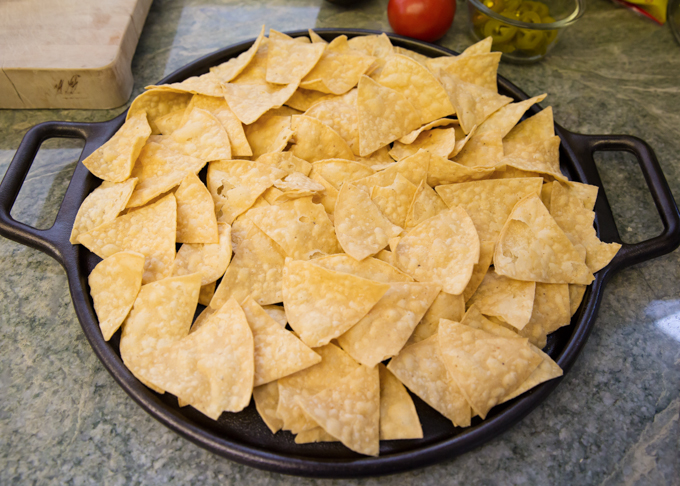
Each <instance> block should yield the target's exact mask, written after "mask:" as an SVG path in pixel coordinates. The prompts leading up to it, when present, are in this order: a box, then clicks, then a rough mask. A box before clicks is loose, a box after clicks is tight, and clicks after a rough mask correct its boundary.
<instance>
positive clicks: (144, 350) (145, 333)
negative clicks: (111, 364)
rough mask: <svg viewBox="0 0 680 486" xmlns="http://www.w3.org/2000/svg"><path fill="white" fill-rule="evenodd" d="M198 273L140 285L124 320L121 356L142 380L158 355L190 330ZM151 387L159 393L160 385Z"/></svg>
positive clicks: (197, 290) (199, 282)
mask: <svg viewBox="0 0 680 486" xmlns="http://www.w3.org/2000/svg"><path fill="white" fill-rule="evenodd" d="M200 288H201V277H200V275H198V274H194V275H186V276H183V277H172V278H165V279H162V280H159V281H158V282H153V283H150V284H148V285H143V286H142V288H141V289H140V291H139V294H137V299H136V300H135V303H134V305H133V306H132V310H131V311H130V314H129V315H128V317H127V319H126V320H125V323H124V324H123V331H122V333H121V336H120V356H121V358H122V359H123V362H124V363H125V366H127V368H128V369H129V370H130V371H131V372H132V374H133V375H135V376H136V377H137V378H138V379H139V380H140V381H142V382H143V383H144V384H148V383H149V382H150V379H149V378H150V374H151V371H152V369H153V366H154V365H155V364H156V362H157V360H158V357H159V356H160V355H161V354H162V353H163V351H164V350H167V349H168V347H169V346H170V345H171V344H172V343H174V342H177V341H179V340H180V339H182V338H183V337H185V336H187V335H188V334H189V328H190V327H191V320H192V319H193V317H194V312H195V310H196V303H197V302H198V292H199V290H200ZM151 385H154V384H153V383H151ZM153 388H154V389H155V390H156V391H159V392H160V393H163V391H164V390H165V389H164V388H163V387H162V386H160V385H154V386H153Z"/></svg>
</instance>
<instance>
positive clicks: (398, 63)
mask: <svg viewBox="0 0 680 486" xmlns="http://www.w3.org/2000/svg"><path fill="white" fill-rule="evenodd" d="M377 81H378V82H379V83H380V84H381V85H383V86H386V87H388V88H391V89H393V90H395V91H397V92H399V93H401V94H402V95H404V96H405V97H406V99H407V100H408V101H409V102H410V103H411V104H412V105H413V106H414V107H415V109H416V110H417V111H418V113H419V114H420V124H421V125H424V124H425V123H429V122H431V121H433V120H436V119H438V118H443V117H445V116H448V115H452V114H453V113H454V109H453V106H451V102H450V101H449V97H448V95H447V94H446V91H445V90H444V88H443V87H442V85H441V84H440V83H439V81H437V78H435V77H434V75H433V74H432V73H431V72H430V71H428V70H427V69H426V68H425V67H424V66H423V65H421V64H419V63H418V62H417V61H414V60H413V59H411V58H408V57H406V56H401V55H399V54H394V55H392V56H390V57H389V58H388V59H387V63H386V64H385V67H383V69H382V71H381V72H380V77H379V78H378V80H377Z"/></svg>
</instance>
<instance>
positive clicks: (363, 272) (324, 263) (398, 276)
mask: <svg viewBox="0 0 680 486" xmlns="http://www.w3.org/2000/svg"><path fill="white" fill-rule="evenodd" d="M314 264H315V265H319V266H321V267H323V268H326V269H328V270H332V271H334V272H341V273H349V274H351V275H356V276H357V277H361V278H365V279H368V280H375V281H376V282H383V283H394V282H413V279H412V278H411V277H409V276H408V275H406V274H405V273H403V272H402V271H400V270H398V269H396V268H395V267H394V266H392V265H389V264H387V263H385V262H383V261H380V260H377V259H375V258H370V257H369V258H364V259H363V260H355V259H354V258H352V257H351V256H349V255H347V254H345V253H340V254H337V255H328V256H325V257H321V258H317V259H315V260H314Z"/></svg>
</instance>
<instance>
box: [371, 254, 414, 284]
mask: <svg viewBox="0 0 680 486" xmlns="http://www.w3.org/2000/svg"><path fill="white" fill-rule="evenodd" d="M375 258H376V259H377V260H380V261H383V262H385V263H389V264H390V265H391V266H393V267H395V268H396V266H397V258H396V257H395V256H394V253H392V252H391V251H390V250H380V251H379V252H378V253H376V254H375ZM400 271H401V270H400ZM404 275H405V274H404ZM409 278H411V277H409Z"/></svg>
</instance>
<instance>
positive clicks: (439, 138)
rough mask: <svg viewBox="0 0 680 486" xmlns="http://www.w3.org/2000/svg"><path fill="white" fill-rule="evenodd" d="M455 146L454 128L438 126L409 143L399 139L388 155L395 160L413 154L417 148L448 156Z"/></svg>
mask: <svg viewBox="0 0 680 486" xmlns="http://www.w3.org/2000/svg"><path fill="white" fill-rule="evenodd" d="M455 148H456V130H455V128H439V129H435V130H427V131H424V132H422V133H421V134H420V135H418V138H416V139H415V140H414V141H413V142H412V143H411V144H409V145H404V144H403V143H401V142H400V141H398V140H397V141H396V142H394V146H393V147H392V150H390V156H391V157H393V158H395V159H396V160H401V159H403V158H404V157H408V156H409V155H413V154H415V153H416V152H417V151H418V150H420V149H423V150H427V151H428V152H430V153H431V154H434V155H438V156H440V157H444V158H448V157H449V155H450V154H451V153H452V152H453V151H454V149H455Z"/></svg>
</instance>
